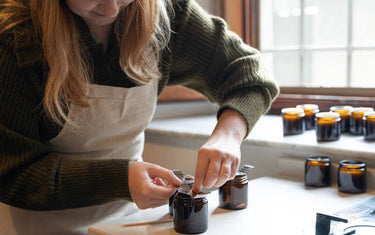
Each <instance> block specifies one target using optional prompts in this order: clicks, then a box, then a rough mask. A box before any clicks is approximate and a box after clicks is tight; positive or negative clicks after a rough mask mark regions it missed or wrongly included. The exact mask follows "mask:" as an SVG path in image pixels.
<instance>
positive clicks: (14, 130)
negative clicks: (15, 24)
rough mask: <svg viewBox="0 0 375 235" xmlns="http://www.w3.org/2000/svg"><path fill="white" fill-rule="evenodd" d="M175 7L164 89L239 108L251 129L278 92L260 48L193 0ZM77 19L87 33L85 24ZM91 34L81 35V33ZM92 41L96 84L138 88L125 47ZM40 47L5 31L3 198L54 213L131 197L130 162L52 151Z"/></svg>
mask: <svg viewBox="0 0 375 235" xmlns="http://www.w3.org/2000/svg"><path fill="white" fill-rule="evenodd" d="M174 10H175V17H174V18H173V19H172V30H173V34H172V38H171V42H170V47H169V49H168V50H165V52H164V54H163V58H162V60H161V63H160V65H161V66H160V68H161V71H162V78H161V80H160V82H159V94H160V93H161V92H162V90H163V88H164V87H165V86H166V85H177V84H179V85H184V86H186V87H189V88H192V89H194V90H196V91H198V92H201V93H202V94H204V95H205V96H206V97H207V99H208V100H209V101H211V102H214V103H217V104H219V105H220V110H219V112H218V116H219V115H220V114H221V112H222V111H223V110H224V109H225V108H231V109H234V110H236V111H237V112H239V113H240V114H241V115H242V116H243V117H244V118H245V120H246V121H247V125H248V133H249V132H250V131H251V129H252V128H253V126H254V125H255V123H256V121H257V120H258V118H259V117H260V116H261V115H262V114H264V113H265V112H266V111H267V110H268V109H269V107H270V104H271V102H272V100H273V99H274V98H275V97H276V96H277V94H278V88H277V86H276V84H275V82H274V80H273V78H272V77H271V76H270V75H268V74H267V71H266V69H265V68H264V67H263V65H262V62H261V60H260V55H259V52H258V51H256V50H255V49H253V48H251V47H249V46H247V45H245V44H244V43H243V42H242V41H241V39H240V38H239V37H238V36H237V35H235V34H233V33H231V32H230V31H228V29H227V27H226V25H225V23H224V22H223V21H222V20H221V19H219V18H216V17H212V16H209V15H208V14H207V13H205V12H204V11H203V10H202V9H201V8H200V7H199V6H198V5H197V3H195V2H194V1H192V0H177V4H176V5H175V7H174ZM77 24H79V25H78V26H79V28H80V29H82V30H83V31H84V30H88V28H87V26H86V25H82V24H83V23H82V21H79V20H78V21H77ZM87 35H90V34H89V33H88V32H82V37H87ZM25 37H26V38H27V35H26V36H25ZM88 40H91V42H88V43H87V44H88V45H89V44H90V45H89V46H88V51H89V53H90V55H89V56H90V57H91V61H93V63H94V65H95V66H94V67H95V71H94V82H96V83H98V84H105V85H111V86H123V87H131V86H132V83H131V82H129V80H128V79H127V77H126V75H125V74H124V73H123V72H122V71H121V70H119V66H118V59H116V58H118V51H116V50H115V49H116V48H118V45H113V47H112V50H111V48H110V47H109V52H107V53H106V54H105V55H103V54H100V53H103V52H102V51H101V46H100V45H91V44H95V43H92V42H93V41H94V40H93V39H92V38H91V39H88ZM38 45H40V42H39V43H38V42H30V41H28V40H18V41H16V42H15V43H13V36H12V35H9V34H4V35H0V201H2V202H4V203H7V204H9V205H12V206H16V207H20V208H25V209H32V210H55V209H66V208H75V207H83V206H91V205H98V204H103V203H106V202H110V201H113V200H118V199H127V200H131V198H130V193H129V189H128V185H127V182H128V164H129V163H128V161H127V160H120V159H113V160H92V161H90V160H66V159H63V158H59V157H57V156H56V155H54V153H52V152H51V151H50V150H49V149H48V148H47V145H46V144H45V142H46V141H48V140H50V139H51V138H53V137H54V136H56V135H57V134H58V132H59V128H57V126H56V125H51V123H50V122H48V121H46V117H45V116H44V115H43V112H42V110H41V101H42V97H43V84H44V83H45V79H46V74H47V73H46V71H44V70H43V68H44V67H43V64H42V62H41V59H40V57H41V55H42V54H41V52H40V50H37V49H38V48H40V46H38ZM116 56H117V57H116ZM103 58H109V59H108V61H104V60H103ZM114 58H115V59H114ZM103 63H105V64H103ZM108 73H111V75H110V76H108Z"/></svg>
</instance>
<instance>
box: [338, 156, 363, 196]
mask: <svg viewBox="0 0 375 235" xmlns="http://www.w3.org/2000/svg"><path fill="white" fill-rule="evenodd" d="M337 182H338V187H339V191H340V192H343V193H365V192H366V190H367V189H366V164H365V163H364V162H361V161H355V160H344V161H341V162H340V167H339V170H338V177H337Z"/></svg>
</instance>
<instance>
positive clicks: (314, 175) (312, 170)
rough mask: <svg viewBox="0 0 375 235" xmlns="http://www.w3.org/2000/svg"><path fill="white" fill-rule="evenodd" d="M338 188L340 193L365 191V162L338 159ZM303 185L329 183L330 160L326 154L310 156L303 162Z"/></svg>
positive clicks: (317, 185) (319, 185) (311, 185)
mask: <svg viewBox="0 0 375 235" xmlns="http://www.w3.org/2000/svg"><path fill="white" fill-rule="evenodd" d="M337 174H338V175H337V184H338V189H339V191H340V192H342V193H351V194H358V193H364V192H366V191H367V186H366V164H365V163H364V162H361V161H356V160H343V161H340V166H339V169H338V173H337ZM305 185H306V186H310V187H327V186H330V185H331V160H330V158H329V157H327V156H310V157H308V158H306V162H305Z"/></svg>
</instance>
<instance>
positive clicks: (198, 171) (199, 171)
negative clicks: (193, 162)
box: [192, 151, 209, 193]
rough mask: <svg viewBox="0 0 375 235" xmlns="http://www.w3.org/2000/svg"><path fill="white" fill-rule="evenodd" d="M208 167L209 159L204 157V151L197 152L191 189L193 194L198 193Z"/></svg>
mask: <svg viewBox="0 0 375 235" xmlns="http://www.w3.org/2000/svg"><path fill="white" fill-rule="evenodd" d="M208 165H209V159H208V157H206V155H205V153H204V151H199V153H198V161H197V166H196V168H195V176H194V184H193V187H192V191H193V192H196V193H198V192H200V191H201V188H202V184H203V180H204V178H205V176H206V173H207V168H208Z"/></svg>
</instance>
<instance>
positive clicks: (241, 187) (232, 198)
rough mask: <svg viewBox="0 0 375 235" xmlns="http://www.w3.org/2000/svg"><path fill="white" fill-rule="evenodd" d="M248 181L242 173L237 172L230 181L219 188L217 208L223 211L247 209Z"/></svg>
mask: <svg viewBox="0 0 375 235" xmlns="http://www.w3.org/2000/svg"><path fill="white" fill-rule="evenodd" d="M247 195H248V180H247V175H246V173H244V172H237V173H236V176H235V177H234V179H232V180H228V181H227V182H225V184H224V185H223V186H221V187H220V188H219V206H220V207H221V208H224V209H230V210H240V209H244V208H246V207H247Z"/></svg>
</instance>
